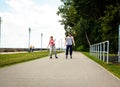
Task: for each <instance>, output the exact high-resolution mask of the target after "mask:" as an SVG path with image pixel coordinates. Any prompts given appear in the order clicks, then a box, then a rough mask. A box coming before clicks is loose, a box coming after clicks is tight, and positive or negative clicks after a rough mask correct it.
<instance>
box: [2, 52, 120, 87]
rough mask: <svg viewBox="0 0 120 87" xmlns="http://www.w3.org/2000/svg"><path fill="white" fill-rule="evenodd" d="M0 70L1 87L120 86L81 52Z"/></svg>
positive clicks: (116, 80) (119, 83)
mask: <svg viewBox="0 0 120 87" xmlns="http://www.w3.org/2000/svg"><path fill="white" fill-rule="evenodd" d="M58 57H59V59H55V58H53V59H49V57H46V58H42V59H38V60H34V61H30V62H25V63H21V64H17V65H13V66H10V67H5V68H1V69H0V87H120V80H119V79H118V78H116V77H115V76H113V75H112V74H110V73H109V72H108V71H106V70H105V69H103V68H102V67H100V66H99V65H98V64H96V63H95V62H93V61H92V60H90V59H88V58H87V57H86V56H84V55H83V54H81V53H80V52H74V53H73V59H65V53H60V54H58Z"/></svg>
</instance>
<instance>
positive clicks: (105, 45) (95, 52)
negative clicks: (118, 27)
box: [90, 41, 109, 63]
mask: <svg viewBox="0 0 120 87" xmlns="http://www.w3.org/2000/svg"><path fill="white" fill-rule="evenodd" d="M90 55H92V56H95V57H97V58H99V59H100V60H103V61H104V62H107V63H108V62H109V41H104V42H100V43H97V44H93V45H90Z"/></svg>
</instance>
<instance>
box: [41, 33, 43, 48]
mask: <svg viewBox="0 0 120 87" xmlns="http://www.w3.org/2000/svg"><path fill="white" fill-rule="evenodd" d="M42 37H43V33H41V50H42Z"/></svg>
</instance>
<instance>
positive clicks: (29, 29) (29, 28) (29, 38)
mask: <svg viewBox="0 0 120 87" xmlns="http://www.w3.org/2000/svg"><path fill="white" fill-rule="evenodd" d="M30 34H31V28H29V41H28V48H29V51H30Z"/></svg>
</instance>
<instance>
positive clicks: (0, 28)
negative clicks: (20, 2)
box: [0, 17, 1, 48]
mask: <svg viewBox="0 0 120 87" xmlns="http://www.w3.org/2000/svg"><path fill="white" fill-rule="evenodd" d="M0 48H1V17H0Z"/></svg>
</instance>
